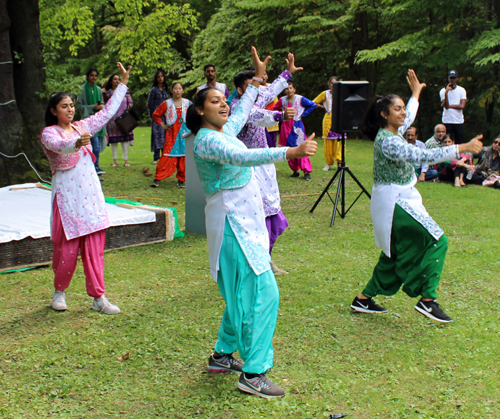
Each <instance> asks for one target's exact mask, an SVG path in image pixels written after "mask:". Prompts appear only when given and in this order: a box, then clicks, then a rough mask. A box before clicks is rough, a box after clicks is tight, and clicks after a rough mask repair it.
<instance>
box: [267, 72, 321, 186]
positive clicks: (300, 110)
mask: <svg viewBox="0 0 500 419" xmlns="http://www.w3.org/2000/svg"><path fill="white" fill-rule="evenodd" d="M296 91H297V89H296V87H295V84H294V83H293V82H292V81H289V82H288V87H287V88H286V89H285V93H286V96H283V97H282V98H280V99H279V100H278V102H277V103H276V105H274V108H273V109H274V110H275V111H280V110H282V109H288V108H293V109H295V117H294V118H293V119H292V120H290V121H283V122H282V123H281V131H280V139H279V144H280V145H281V146H285V145H286V146H288V147H297V146H298V145H300V144H301V143H302V142H304V141H306V140H307V138H306V128H305V127H304V123H303V122H302V118H305V117H306V116H307V115H309V114H310V113H311V112H312V111H313V110H314V109H316V106H317V105H316V104H315V103H314V102H313V101H311V100H309V99H307V98H305V97H304V96H300V95H296V94H295V92H296ZM288 165H289V166H290V169H292V170H293V173H292V175H291V176H290V177H299V170H302V171H303V172H304V179H305V180H311V172H312V166H311V161H310V160H309V157H304V158H302V159H291V160H289V161H288Z"/></svg>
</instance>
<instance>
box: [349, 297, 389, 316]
mask: <svg viewBox="0 0 500 419" xmlns="http://www.w3.org/2000/svg"><path fill="white" fill-rule="evenodd" d="M351 308H352V309H353V310H354V311H358V312H360V313H387V309H386V308H385V307H382V306H379V305H378V304H375V301H373V300H372V299H371V298H367V299H366V300H361V299H360V298H358V297H356V298H354V301H353V302H352V304H351Z"/></svg>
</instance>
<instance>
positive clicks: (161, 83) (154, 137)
mask: <svg viewBox="0 0 500 419" xmlns="http://www.w3.org/2000/svg"><path fill="white" fill-rule="evenodd" d="M167 99H168V86H167V84H166V83H165V73H164V72H163V70H158V71H157V72H156V74H155V78H154V80H153V87H151V90H150V91H149V95H148V112H149V117H150V118H151V151H152V152H153V153H154V156H153V164H157V163H158V160H159V159H160V156H161V152H162V150H163V145H164V143H165V129H164V128H163V127H162V126H161V125H160V124H155V122H154V121H153V120H152V119H153V113H154V111H156V109H157V108H158V106H160V105H161V104H162V103H163V102H165V101H166V100H167ZM162 118H163V123H164V124H165V116H163V117H162Z"/></svg>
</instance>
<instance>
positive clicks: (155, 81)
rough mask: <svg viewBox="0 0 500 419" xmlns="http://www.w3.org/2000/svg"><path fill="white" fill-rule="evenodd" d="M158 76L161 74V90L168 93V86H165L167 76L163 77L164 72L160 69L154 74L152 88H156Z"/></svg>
mask: <svg viewBox="0 0 500 419" xmlns="http://www.w3.org/2000/svg"><path fill="white" fill-rule="evenodd" d="M158 74H163V88H164V89H167V92H168V85H167V76H166V75H165V72H164V71H163V70H161V69H158V70H157V71H156V73H155V78H154V79H153V87H155V86H156V87H158Z"/></svg>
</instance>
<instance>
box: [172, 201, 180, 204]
mask: <svg viewBox="0 0 500 419" xmlns="http://www.w3.org/2000/svg"><path fill="white" fill-rule="evenodd" d="M170 203H171V204H172V205H179V203H178V202H175V201H170Z"/></svg>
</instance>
